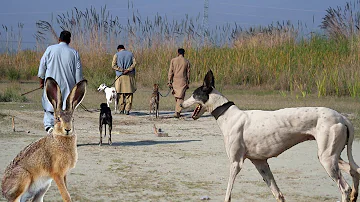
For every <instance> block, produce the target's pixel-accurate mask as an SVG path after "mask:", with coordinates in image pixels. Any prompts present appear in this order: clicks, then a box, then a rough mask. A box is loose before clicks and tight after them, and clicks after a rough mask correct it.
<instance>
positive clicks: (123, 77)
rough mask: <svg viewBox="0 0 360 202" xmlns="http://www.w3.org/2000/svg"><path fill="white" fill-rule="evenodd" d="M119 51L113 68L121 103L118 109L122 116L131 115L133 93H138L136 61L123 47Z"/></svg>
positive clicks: (114, 59) (113, 62) (118, 97)
mask: <svg viewBox="0 0 360 202" xmlns="http://www.w3.org/2000/svg"><path fill="white" fill-rule="evenodd" d="M117 50H118V52H117V53H116V54H115V55H114V57H113V61H112V68H113V69H114V70H115V73H116V77H115V79H116V81H115V89H116V92H117V95H118V96H117V99H118V101H119V102H118V103H119V105H118V108H119V110H120V114H126V115H129V113H130V110H131V107H132V102H133V93H134V92H135V91H136V80H135V66H136V61H135V58H134V55H133V54H132V53H131V52H130V51H127V50H125V47H124V46H123V45H119V46H118V48H117ZM119 77H120V78H119ZM115 113H116V112H115Z"/></svg>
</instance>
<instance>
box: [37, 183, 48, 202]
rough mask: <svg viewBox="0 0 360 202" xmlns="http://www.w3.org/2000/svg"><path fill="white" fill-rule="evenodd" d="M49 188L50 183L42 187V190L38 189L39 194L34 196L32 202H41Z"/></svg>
mask: <svg viewBox="0 0 360 202" xmlns="http://www.w3.org/2000/svg"><path fill="white" fill-rule="evenodd" d="M50 186H51V182H50V183H49V184H47V185H46V186H44V188H42V189H40V190H39V192H38V193H37V194H36V195H35V196H34V199H33V202H43V200H44V196H45V194H46V192H47V191H48V190H49V187H50Z"/></svg>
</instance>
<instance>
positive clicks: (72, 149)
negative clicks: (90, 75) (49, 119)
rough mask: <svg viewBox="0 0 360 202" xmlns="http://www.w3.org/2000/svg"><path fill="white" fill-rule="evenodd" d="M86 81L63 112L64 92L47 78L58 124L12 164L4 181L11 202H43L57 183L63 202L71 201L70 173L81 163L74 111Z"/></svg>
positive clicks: (74, 91) (73, 92) (72, 91)
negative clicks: (52, 185)
mask: <svg viewBox="0 0 360 202" xmlns="http://www.w3.org/2000/svg"><path fill="white" fill-rule="evenodd" d="M86 83H87V81H86V80H83V81H80V82H79V83H77V84H76V85H75V86H74V88H73V89H72V90H71V92H70V94H69V96H68V97H67V99H66V109H65V110H62V109H61V108H62V96H61V91H60V88H59V86H58V84H57V83H56V81H55V80H54V79H52V78H47V79H46V89H45V90H46V94H47V98H48V99H49V101H50V103H51V104H52V105H53V107H54V116H55V125H54V131H53V132H52V134H50V135H47V136H46V137H43V138H41V139H40V140H38V141H36V142H33V143H31V144H30V145H28V146H27V147H26V148H25V149H23V150H22V151H21V152H20V153H19V154H18V155H17V156H16V157H15V158H14V160H13V161H12V162H11V163H10V165H9V166H8V167H7V168H6V170H5V172H4V177H3V179H2V194H3V196H4V197H5V198H6V199H7V200H8V201H17V202H18V201H19V202H20V201H21V202H23V201H24V202H25V201H27V200H28V199H31V198H33V200H32V201H43V198H44V195H45V193H46V192H47V190H48V189H49V187H50V186H51V182H52V180H54V181H55V182H56V184H57V186H58V188H59V191H60V194H61V196H62V199H63V201H71V198H70V194H69V192H68V190H67V187H66V174H67V173H68V171H69V170H70V169H71V168H74V167H75V164H76V161H77V157H78V155H77V149H76V135H75V132H74V126H73V112H74V110H75V108H76V107H77V106H78V105H79V104H80V103H81V101H82V100H83V98H84V96H85V92H86Z"/></svg>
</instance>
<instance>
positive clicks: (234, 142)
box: [225, 135, 245, 202]
mask: <svg viewBox="0 0 360 202" xmlns="http://www.w3.org/2000/svg"><path fill="white" fill-rule="evenodd" d="M233 137H239V136H238V135H234V136H230V137H229V136H228V137H226V136H225V147H226V151H227V154H228V157H229V160H230V173H229V181H228V186H227V189H226V195H225V202H230V201H231V191H232V189H233V185H234V182H235V178H236V176H237V174H238V173H239V172H240V170H241V168H242V166H243V164H244V160H245V159H244V156H245V147H244V145H243V144H240V143H239V141H238V139H237V138H235V139H233Z"/></svg>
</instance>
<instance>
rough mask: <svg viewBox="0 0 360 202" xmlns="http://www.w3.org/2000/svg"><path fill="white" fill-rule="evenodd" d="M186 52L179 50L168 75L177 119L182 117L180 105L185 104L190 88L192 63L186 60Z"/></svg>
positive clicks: (171, 63) (172, 60)
mask: <svg viewBox="0 0 360 202" xmlns="http://www.w3.org/2000/svg"><path fill="white" fill-rule="evenodd" d="M184 55H185V50H184V49H183V48H179V49H178V56H177V57H176V58H173V59H171V62H170V68H169V73H168V86H169V87H170V88H172V89H173V92H172V93H173V95H174V97H175V102H176V105H175V114H174V117H175V118H179V117H180V113H181V107H180V104H181V103H183V102H184V98H185V92H186V90H187V89H188V88H189V82H190V62H189V61H188V60H187V59H185V57H184Z"/></svg>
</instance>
